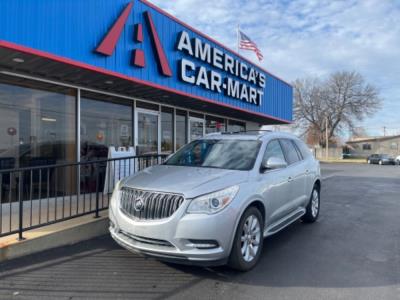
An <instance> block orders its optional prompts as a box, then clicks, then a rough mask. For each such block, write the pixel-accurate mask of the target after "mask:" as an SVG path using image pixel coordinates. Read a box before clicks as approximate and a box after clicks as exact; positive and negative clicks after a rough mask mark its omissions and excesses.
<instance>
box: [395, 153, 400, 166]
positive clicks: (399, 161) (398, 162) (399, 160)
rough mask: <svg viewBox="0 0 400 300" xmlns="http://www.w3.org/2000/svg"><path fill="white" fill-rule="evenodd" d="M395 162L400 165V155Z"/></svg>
mask: <svg viewBox="0 0 400 300" xmlns="http://www.w3.org/2000/svg"><path fill="white" fill-rule="evenodd" d="M395 162H396V165H400V155H399V156H397V157H396V159H395Z"/></svg>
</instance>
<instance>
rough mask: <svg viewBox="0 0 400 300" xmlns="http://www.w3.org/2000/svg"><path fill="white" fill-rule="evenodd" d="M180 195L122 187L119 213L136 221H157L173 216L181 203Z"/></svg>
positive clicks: (182, 198)
mask: <svg viewBox="0 0 400 300" xmlns="http://www.w3.org/2000/svg"><path fill="white" fill-rule="evenodd" d="M183 200H184V197H183V196H182V195H177V194H170V193H161V192H152V191H143V190H139V189H134V188H127V187H123V188H122V189H121V202H120V203H121V204H120V207H121V211H122V212H123V213H124V214H125V215H127V216H129V217H131V218H133V219H136V220H159V219H165V218H168V217H170V216H172V215H173V214H174V212H176V211H177V210H178V208H179V207H180V206H181V204H182V203H183Z"/></svg>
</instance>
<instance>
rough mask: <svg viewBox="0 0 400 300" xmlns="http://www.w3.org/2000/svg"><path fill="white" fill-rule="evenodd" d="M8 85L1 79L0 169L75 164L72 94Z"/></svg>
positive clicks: (50, 87)
mask: <svg viewBox="0 0 400 300" xmlns="http://www.w3.org/2000/svg"><path fill="white" fill-rule="evenodd" d="M8 81H11V79H9V78H2V77H0V115H1V118H0V168H3V167H4V168H6V169H13V168H18V167H32V166H40V165H53V164H62V163H67V162H74V161H75V160H76V146H75V127H76V126H75V105H76V96H75V94H76V93H75V91H74V90H72V89H67V88H62V87H52V86H50V85H49V86H47V85H46V87H45V88H44V87H43V89H39V88H36V87H34V86H35V83H32V82H29V81H26V82H24V83H22V84H21V83H19V85H12V84H9V83H8ZM36 85H37V84H36ZM56 89H57V92H56V91H55V90H56ZM4 168H3V169H4Z"/></svg>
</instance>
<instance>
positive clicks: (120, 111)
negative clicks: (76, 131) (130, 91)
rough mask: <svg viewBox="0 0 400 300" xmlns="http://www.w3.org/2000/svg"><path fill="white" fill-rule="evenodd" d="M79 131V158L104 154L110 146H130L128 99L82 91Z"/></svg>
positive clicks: (86, 158) (130, 129)
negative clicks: (89, 93) (108, 97)
mask: <svg viewBox="0 0 400 300" xmlns="http://www.w3.org/2000/svg"><path fill="white" fill-rule="evenodd" d="M88 96H91V98H89V97H88ZM93 98H95V99H93ZM80 134H81V160H82V161H89V160H94V159H105V158H107V155H108V147H110V146H115V147H129V146H132V102H130V101H128V100H126V101H124V100H119V99H112V100H111V99H110V100H108V101H107V102H105V101H101V100H99V99H97V97H96V96H94V95H86V94H84V93H83V94H82V97H81V130H80Z"/></svg>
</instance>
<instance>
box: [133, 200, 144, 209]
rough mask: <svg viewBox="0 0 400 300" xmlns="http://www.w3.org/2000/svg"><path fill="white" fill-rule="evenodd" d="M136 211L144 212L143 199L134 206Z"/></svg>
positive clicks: (136, 201)
mask: <svg viewBox="0 0 400 300" xmlns="http://www.w3.org/2000/svg"><path fill="white" fill-rule="evenodd" d="M133 206H134V208H135V210H136V211H142V210H143V208H144V203H143V200H142V199H140V198H139V199H137V200H135V204H134V205H133Z"/></svg>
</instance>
